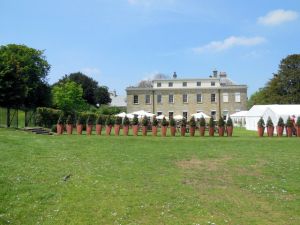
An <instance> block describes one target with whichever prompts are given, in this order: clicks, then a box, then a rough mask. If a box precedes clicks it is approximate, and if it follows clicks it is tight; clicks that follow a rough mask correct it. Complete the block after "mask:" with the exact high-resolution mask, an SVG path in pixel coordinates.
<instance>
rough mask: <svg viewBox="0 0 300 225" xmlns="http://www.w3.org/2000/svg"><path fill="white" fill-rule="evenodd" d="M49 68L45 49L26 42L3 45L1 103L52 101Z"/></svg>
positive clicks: (0, 52)
mask: <svg viewBox="0 0 300 225" xmlns="http://www.w3.org/2000/svg"><path fill="white" fill-rule="evenodd" d="M49 70H50V65H49V64H48V62H47V61H46V57H45V56H44V51H41V50H36V49H34V48H30V47H27V46H26V45H16V44H9V45H6V46H0V105H1V106H4V107H26V108H28V107H30V108H31V107H37V106H47V105H48V103H49V102H50V101H49V99H50V88H49V85H48V84H47V81H46V77H47V75H48V72H49Z"/></svg>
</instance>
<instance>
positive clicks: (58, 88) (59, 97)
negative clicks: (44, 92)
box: [52, 80, 86, 112]
mask: <svg viewBox="0 0 300 225" xmlns="http://www.w3.org/2000/svg"><path fill="white" fill-rule="evenodd" d="M82 95H83V89H82V87H81V85H80V84H77V83H75V82H74V81H71V80H67V81H65V82H62V83H60V84H57V85H55V86H54V87H53V88H52V96H53V104H54V106H56V107H57V108H58V109H61V110H63V111H64V112H72V111H77V110H78V111H81V110H83V109H85V108H86V102H85V100H84V99H83V98H82Z"/></svg>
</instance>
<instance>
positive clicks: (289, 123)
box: [285, 117, 293, 137]
mask: <svg viewBox="0 0 300 225" xmlns="http://www.w3.org/2000/svg"><path fill="white" fill-rule="evenodd" d="M285 127H286V136H287V137H292V135H293V122H292V120H291V118H290V117H289V118H288V119H287V121H286V124H285Z"/></svg>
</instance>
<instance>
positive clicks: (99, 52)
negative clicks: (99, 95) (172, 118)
mask: <svg viewBox="0 0 300 225" xmlns="http://www.w3.org/2000/svg"><path fill="white" fill-rule="evenodd" d="M0 12H1V13H0V27H1V29H0V45H7V44H11V43H15V44H24V45H27V46H29V47H32V48H36V49H40V50H45V52H44V54H45V56H46V59H47V61H48V62H49V63H50V64H51V71H50V73H49V75H48V82H49V83H50V84H53V83H54V82H56V81H57V80H58V79H60V78H61V77H62V76H63V75H65V74H70V73H72V72H78V71H81V72H83V73H85V74H86V75H88V76H90V77H92V78H93V79H95V80H96V81H98V82H99V84H100V85H105V86H107V87H109V89H110V90H111V91H112V90H116V91H117V93H118V94H119V95H125V94H126V92H125V89H126V87H128V86H131V85H136V84H137V83H138V81H140V80H143V79H149V78H151V77H153V76H154V75H155V74H156V73H163V74H166V75H169V76H171V75H172V74H173V73H174V71H176V73H177V75H178V78H207V77H208V76H209V75H211V74H212V71H213V70H214V69H216V70H218V71H222V72H226V73H227V75H228V76H229V78H230V79H231V80H233V81H235V82H236V83H238V84H246V85H248V95H249V97H250V95H251V94H253V93H254V92H255V91H257V90H258V89H259V88H260V87H263V86H264V85H265V83H266V82H268V80H270V79H271V78H272V77H273V73H276V72H277V71H278V65H279V63H280V61H281V59H283V58H285V57H286V56H288V55H289V54H297V53H298V54H299V53H300V44H299V40H300V29H299V28H300V1H299V0H281V1H279V0H251V1H240V0H205V1H204V0H81V1H79V0H42V1H41V0H26V1H25V0H23V1H22V0H0Z"/></svg>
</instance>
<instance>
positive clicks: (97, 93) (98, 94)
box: [54, 72, 111, 106]
mask: <svg viewBox="0 0 300 225" xmlns="http://www.w3.org/2000/svg"><path fill="white" fill-rule="evenodd" d="M68 80H71V81H74V82H75V83H77V84H80V85H81V87H82V90H83V96H82V97H83V99H84V100H86V102H87V103H88V104H91V105H94V106H95V105H96V104H97V103H99V104H108V103H110V102H111V99H110V96H109V92H108V88H107V87H105V86H99V85H98V82H97V81H95V80H94V79H93V78H91V77H89V76H87V75H85V74H83V73H81V72H76V73H70V74H69V75H65V76H64V77H63V78H62V79H60V80H59V81H58V83H56V84H59V83H62V82H65V81H68ZM56 84H54V86H55V85H56Z"/></svg>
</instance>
